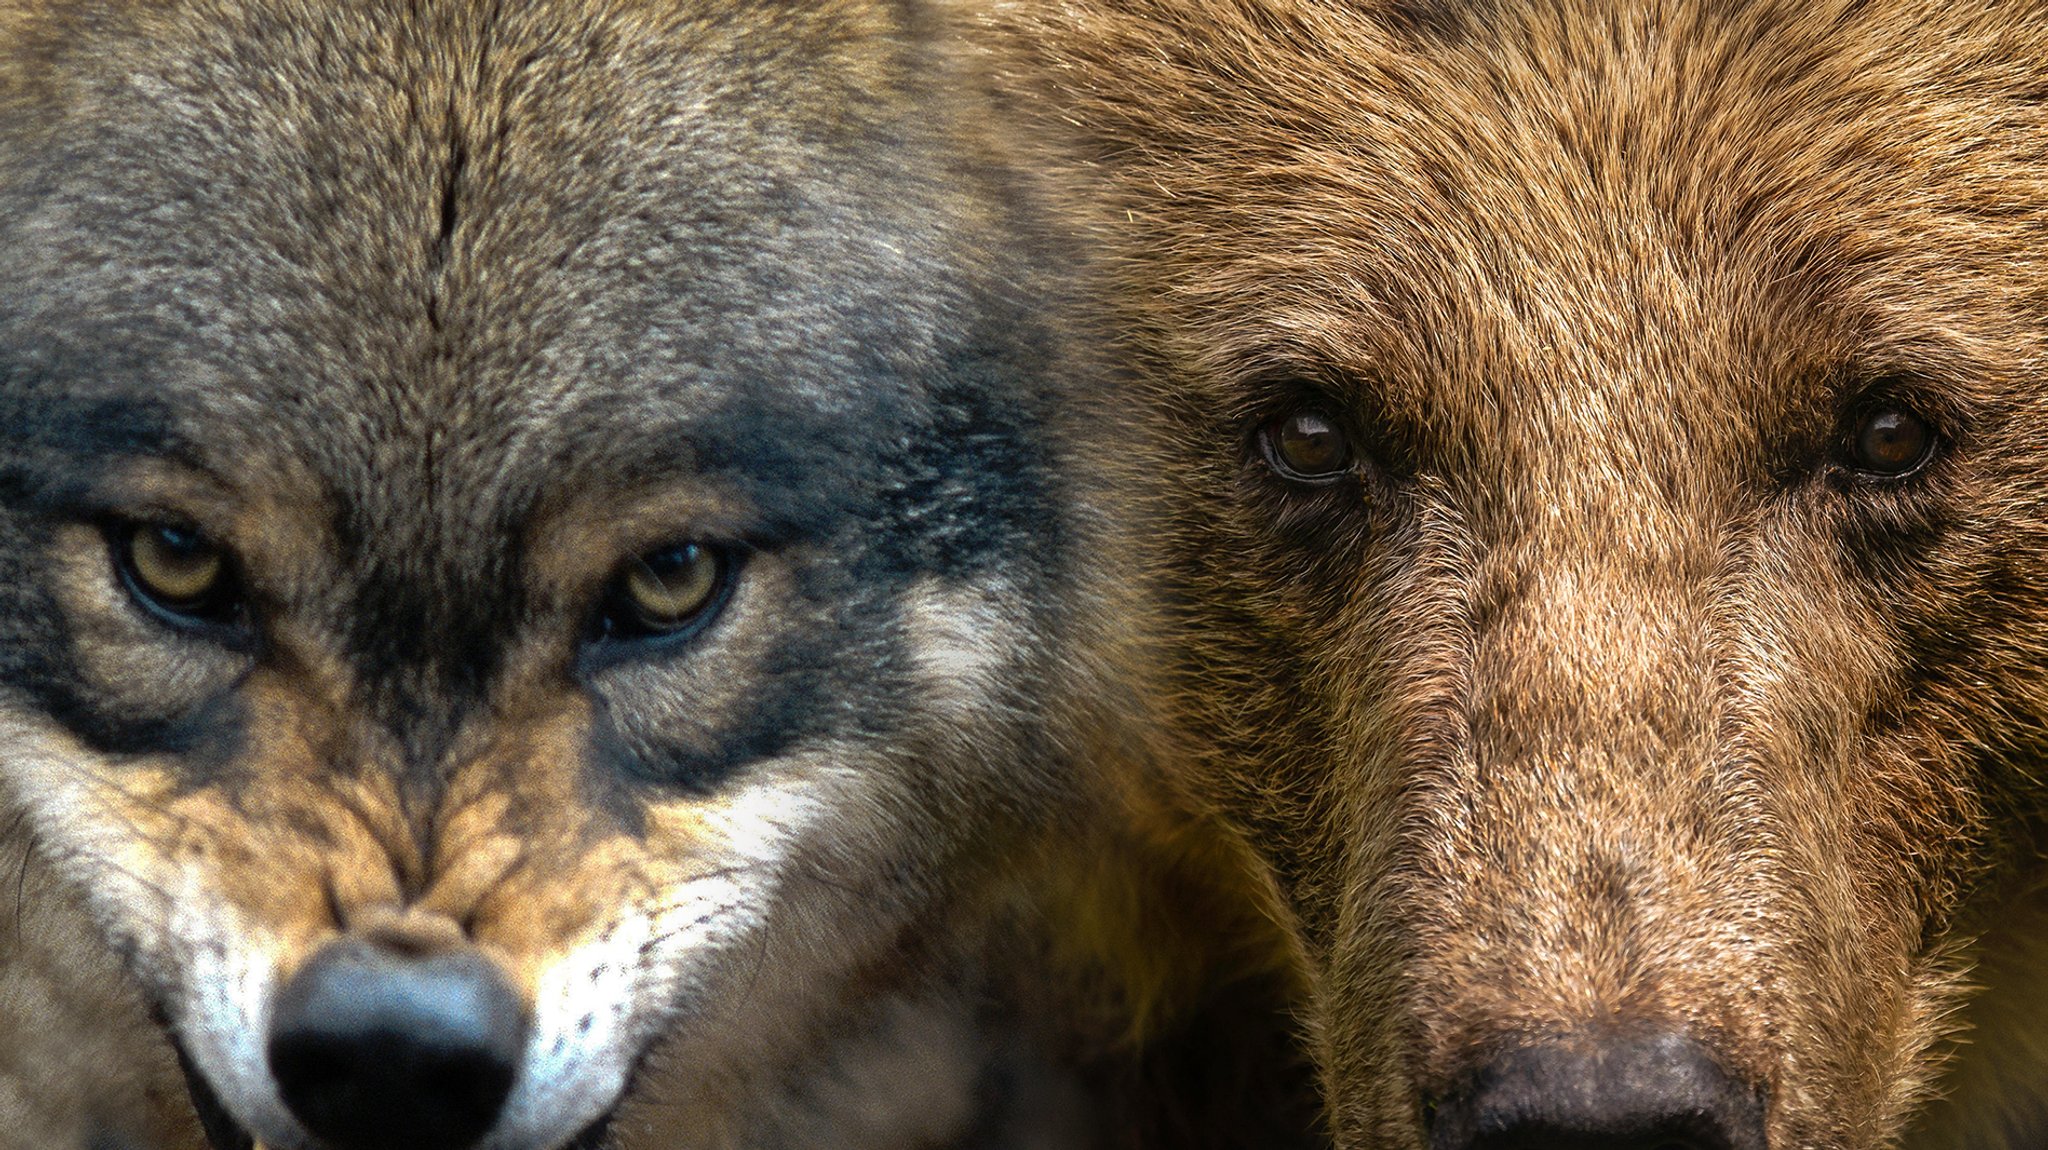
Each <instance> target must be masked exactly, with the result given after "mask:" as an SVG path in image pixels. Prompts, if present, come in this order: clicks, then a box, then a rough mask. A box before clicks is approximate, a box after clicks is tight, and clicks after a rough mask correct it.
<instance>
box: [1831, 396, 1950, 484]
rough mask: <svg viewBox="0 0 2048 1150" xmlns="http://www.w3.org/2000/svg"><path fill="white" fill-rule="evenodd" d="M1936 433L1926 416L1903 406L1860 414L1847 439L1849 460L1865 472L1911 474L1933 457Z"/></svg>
mask: <svg viewBox="0 0 2048 1150" xmlns="http://www.w3.org/2000/svg"><path fill="white" fill-rule="evenodd" d="M1935 439H1936V436H1935V434H1934V428H1933V427H1931V426H1929V425H1928V423H1927V421H1926V420H1925V419H1922V418H1921V417H1919V416H1918V415H1915V414H1914V413H1912V412H1910V411H1906V410H1904V409H1902V408H1896V407H1887V408H1880V409H1879V410H1877V411H1873V412H1871V413H1870V414H1869V415H1866V416H1864V417H1863V420H1862V422H1860V423H1859V424H1857V426H1856V430H1855V432H1854V433H1853V435H1852V436H1851V438H1850V440H1849V445H1848V446H1849V462H1850V465H1851V466H1853V467H1855V468H1856V470H1858V471H1861V472H1863V473H1865V474H1866V475H1880V476H1884V477H1886V478H1895V477H1898V476H1902V475H1911V474H1912V473H1914V472H1915V471H1918V470H1920V469H1921V468H1922V467H1924V466H1926V464H1927V461H1928V460H1929V459H1932V458H1933V457H1934V447H1935Z"/></svg>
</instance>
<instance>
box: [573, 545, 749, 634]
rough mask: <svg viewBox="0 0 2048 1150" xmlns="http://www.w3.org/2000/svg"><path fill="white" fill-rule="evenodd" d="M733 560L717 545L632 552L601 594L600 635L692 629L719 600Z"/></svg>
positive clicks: (710, 613) (727, 583)
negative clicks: (608, 586)
mask: <svg viewBox="0 0 2048 1150" xmlns="http://www.w3.org/2000/svg"><path fill="white" fill-rule="evenodd" d="M733 567H734V563H733V558H732V556H731V555H730V554H729V553H728V552H727V551H725V550H724V549H723V548H719V547H713V546H711V545H709V544H703V543H678V544H676V545H674V546H671V547H663V548H660V549H658V550H654V551H649V552H646V553H644V554H641V555H636V556H634V557H633V558H632V559H631V560H628V561H627V563H626V565H625V567H624V568H622V569H621V570H620V571H619V573H618V575H616V576H614V577H613V579H612V584H611V587H610V589H609V590H607V592H606V593H605V601H604V608H603V616H602V617H601V618H600V620H599V628H600V631H601V633H602V635H603V637H604V638H607V639H616V640H632V639H651V638H661V637H668V636H674V635H681V634H686V633H689V632H692V631H694V630H696V629H697V628H699V627H702V626H703V625H704V624H706V623H708V622H710V620H711V618H712V616H714V615H716V614H717V612H718V608H719V607H720V606H722V605H723V604H724V602H725V598H726V592H727V590H728V589H729V588H730V586H731V582H732V571H733Z"/></svg>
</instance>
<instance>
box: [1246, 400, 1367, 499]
mask: <svg viewBox="0 0 2048 1150" xmlns="http://www.w3.org/2000/svg"><path fill="white" fill-rule="evenodd" d="M1260 438H1261V439H1262V440H1263V442H1264V447H1265V453H1266V462H1267V464H1268V465H1269V466H1271V467H1272V468H1273V470H1274V471H1276V472H1278V473H1279V474H1280V476H1281V478H1283V479H1292V480H1296V481H1297V482H1307V483H1318V482H1328V481H1329V480H1333V479H1336V478H1338V477H1339V476H1341V475H1343V474H1344V473H1345V472H1346V471H1348V470H1350V468H1351V442H1350V440H1348V439H1346V438H1345V436H1344V431H1343V429H1342V428H1339V427H1338V426H1337V421H1336V420H1334V419H1331V418H1330V417H1329V416H1327V415H1325V414H1323V413H1322V412H1320V411H1315V410H1312V409H1311V410H1308V411H1297V412H1294V413H1292V414H1289V415H1283V416H1281V417H1280V418H1278V419H1276V420H1274V421H1273V422H1271V423H1269V424H1267V425H1266V427H1265V429H1264V430H1263V431H1262V432H1260Z"/></svg>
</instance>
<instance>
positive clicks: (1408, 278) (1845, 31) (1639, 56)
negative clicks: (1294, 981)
mask: <svg viewBox="0 0 2048 1150" xmlns="http://www.w3.org/2000/svg"><path fill="white" fill-rule="evenodd" d="M2043 16H2044V12H2043V11H2042V10H2041V9H2040V7H2039V6H2038V5H2032V4H2022V5H2018V6H2004V5H2000V6H1989V5H1953V4H1919V3H1910V2H1906V3H1887V2H1877V3H1842V4H1818V5H1813V4H1800V5H1788V4H1778V3H1772V2H1756V3H1736V4H1694V3H1687V2H1682V0H1680V2H1671V3H1650V4H1634V5H1600V4H1581V3H1574V2H1570V0H1559V2H1530V3H1521V2H1513V3H1492V4H1477V3H1475V4H1462V3H1442V4H1438V3H1390V4H1344V3H1319V2H1308V3H1296V4H1264V3H1236V2H1229V0H1219V2H1205V0H1128V2H1126V0H1101V2H1092V0H1072V2H1066V0H1058V2H1050V3H1045V4H1038V3H1031V2H1021V3H1015V4H1005V5H1001V6H999V12H998V16H997V19H998V20H999V22H1000V23H1001V24H1002V25H1003V30H1004V32H1005V33H1006V34H1007V35H1009V37H1010V39H1009V40H1008V41H1007V43H1008V48H1006V49H1005V50H1014V51H1017V52H1020V53H1021V54H1022V57H1021V58H1022V63H1020V64H1018V65H1017V67H1016V68H1015V70H1014V74H1015V75H1016V76H1018V77H1020V79H1021V80H1022V82H1023V83H1025V84H1028V85H1035V86H1036V88H1037V90H1039V91H1049V92H1050V93H1051V98H1052V101H1053V103H1052V108H1053V111H1052V113H1051V114H1056V115H1058V116H1059V117H1061V118H1063V119H1067V120H1071V121H1073V122H1075V123H1078V124H1080V125H1081V126H1082V127H1083V129H1084V130H1086V131H1088V132H1090V133H1092V134H1093V136H1094V138H1095V140H1096V143H1097V148H1096V150H1095V152H1094V154H1093V158H1094V159H1095V160H1097V161H1098V162H1099V163H1100V164H1101V165H1102V166H1103V167H1104V168H1105V169H1106V170H1108V171H1110V172H1111V173H1113V174H1114V176H1115V178H1116V179H1117V180H1118V181H1119V184H1120V186H1121V188H1122V191H1123V199H1122V202H1121V203H1120V204H1119V208H1120V210H1119V212H1118V213H1117V214H1116V216H1115V221H1116V222H1115V224H1114V228H1115V230H1116V231H1117V233H1118V235H1117V248H1116V250H1117V251H1118V253H1119V254H1120V255H1122V256H1124V257H1125V258H1126V259H1127V261H1128V270H1127V273H1126V284H1125V287H1126V288H1127V292H1126V295H1127V298H1128V299H1129V300H1130V307H1131V310H1132V314H1133V317H1134V318H1133V325H1134V327H1135V329H1136V330H1137V331H1138V332H1139V333H1140V338H1141V340H1142V341H1143V343H1144V345H1145V347H1146V350H1147V352H1148V354H1149V355H1150V357H1151V359H1152V361H1153V367H1154V369H1155V374H1156V379H1155V383H1156V387H1155V393H1154V398H1155V400H1156V410H1157V411H1159V412H1161V413H1162V414H1163V415H1164V416H1165V417H1166V418H1168V419H1169V420H1170V421H1171V423H1172V426H1173V427H1174V429H1175V435H1176V437H1177V439H1178V442H1177V443H1176V444H1175V445H1174V446H1172V447H1171V448H1170V449H1169V450H1168V452H1167V454H1166V455H1165V456H1164V457H1163V458H1162V459H1161V460H1160V461H1159V463H1158V470H1160V471H1162V472H1165V473H1169V474H1173V475H1175V476H1178V477H1180V478H1181V479H1182V480H1183V481H1184V482H1185V484H1186V491H1187V497H1186V500H1185V502H1184V503H1183V505H1182V506H1181V508H1180V510H1179V512H1178V513H1177V514H1175V515H1174V516H1173V517H1172V519H1171V522H1170V526H1169V528H1168V531H1167V533H1166V534H1167V542H1166V545H1165V554H1164V562H1165V563H1166V565H1167V567H1168V568H1169V569H1170V570H1171V571H1172V572H1173V573H1174V577H1175V578H1176V579H1177V581H1178V585H1179V587H1180V593H1179V596H1178V599H1179V601H1181V602H1182V603H1184V604H1185V609H1184V611H1183V612H1182V617H1181V619H1180V621H1179V627H1180V629H1181V631H1182V633H1183V635H1184V642H1183V648H1182V649H1183V651H1184V652H1185V654H1184V657H1183V659H1182V660H1181V665H1180V666H1179V668H1178V671H1177V674H1178V681H1179V696H1180V702H1181V718H1182V720H1183V721H1184V723H1185V724H1186V726H1187V727H1188V728H1189V729H1190V730H1191V731H1194V732H1195V733H1196V734H1197V736H1198V738H1199V740H1200V742H1201V744H1202V746H1203V747H1204V748H1205V751H1204V753H1203V754H1202V755H1201V756H1199V758H1198V761H1196V762H1195V763H1193V764H1192V765H1190V766H1189V768H1188V770H1187V772H1186V776H1187V785H1188V787H1189V788H1190V789H1191V790H1192V791H1193V792H1194V793H1195V794H1196V795H1197V796H1198V798H1199V801H1201V802H1202V803H1204V804H1205V805H1206V806H1208V807H1210V808H1212V809H1217V810H1223V811H1228V812H1231V817H1232V819H1233V821H1234V822H1235V824H1236V826H1237V827H1238V829H1239V830H1240V831H1241V833H1242V834H1243V836H1244V838H1245V839H1246V840H1247V841H1248V842H1250V843H1251V844H1252V845H1253V846H1254V847H1255V848H1256V850H1257V851H1258V853H1259V854H1260V855H1261V856H1262V857H1263V859H1264V861H1265V864H1266V866H1267V868H1268V870H1269V872H1270V873H1271V874H1272V875H1273V876H1274V878H1275V881H1276V882H1277V883H1278V884H1279V886H1280V887H1281V889H1282V890H1284V892H1285V895H1286V900H1287V903H1288V907H1289V910H1290V913H1291V915H1292V917H1293V919H1294V921H1295V923H1296V934H1297V937H1298V939H1299V940H1300V944H1301V950H1302V953H1303V955H1304V963H1305V965H1306V967H1307V970H1308V977H1309V979H1310V981H1311V982H1312V984H1313V986H1314V990H1313V999H1312V1004H1311V1006H1310V1008H1309V1018H1310V1021H1311V1024H1312V1028H1313V1033H1314V1036H1315V1040H1316V1044H1317V1049H1318V1056H1319V1058H1320V1059H1321V1061H1322V1066H1323V1071H1324V1076H1325V1081H1326V1084H1327V1086H1328V1090H1329V1096H1330V1103H1331V1108H1332V1114H1333V1122H1334V1125H1335V1127H1336V1131H1337V1134H1338V1138H1339V1141H1340V1143H1342V1144H1344V1145H1348V1146H1360V1147H1364V1146H1374V1147H1378V1146H1386V1147H1418V1146H1423V1145H1429V1146H1432V1147H1435V1148H1437V1150H1466V1148H1470V1147H1496V1148H1497V1147H1524V1146H1532V1147H1533V1146H1601V1147H1638V1146H1642V1147H1647V1146H1667V1145H1668V1146H1674V1147H1723V1148H1728V1147H1761V1146H1764V1145H1766V1144H1768V1145H1769V1146H1772V1147H1779V1148H1785V1150H1789V1148H1793V1147H1843V1148H1848V1147H1877V1146H1887V1145H1893V1144H1895V1143H1896V1142H1897V1140H1899V1139H1900V1138H1901V1137H1902V1136H1904V1135H1906V1134H1907V1132H1908V1131H1909V1129H1912V1123H1913V1120H1914V1116H1915V1114H1916V1110H1917V1108H1918V1107H1919V1106H1920V1105H1921V1103H1922V1102H1923V1101H1924V1100H1925V1099H1926V1098H1928V1097H1929V1095H1930V1094H1932V1093H1934V1092H1936V1091H1937V1090H1939V1089H1941V1088H1942V1086H1943V1084H1942V1083H1941V1082H1940V1081H1939V1071H1940V1069H1941V1065H1942V1056H1943V1055H1944V1054H1945V1053H1948V1052H1949V1048H1948V1047H1947V1045H1946V1043H1945V1039H1946V1038H1948V1037H1950V1036H1952V1035H1954V1034H1955V1033H1956V1032H1957V1030H1958V1025H1957V1024H1958V1015H1957V1013H1956V1011H1957V1009H1958V1005H1959V1003H1960V1002H1962V1001H1963V998H1962V996H1963V992H1964V990H1965V988H1966V987H1967V986H1968V984H1969V983H1970V982H1971V981H1973V979H1981V980H1982V981H1983V982H1984V983H1987V984H1988V989H1987V990H1986V992H1985V997H1984V998H1983V999H1982V1000H1981V1003H1982V1006H1983V1009H1982V1010H1981V1011H1980V1012H1977V1013H1976V1014H1975V1019H1976V1029H1975V1037H1976V1039H1977V1043H1976V1045H1974V1046H1971V1047H1964V1048H1961V1049H1960V1051H1958V1052H1956V1057H1957V1058H1958V1060H1959V1061H1958V1065H1957V1073H1956V1075H1955V1076H1954V1077H1953V1078H1952V1079H1951V1080H1950V1081H1951V1082H1952V1083H1953V1084H1954V1088H1955V1089H1957V1090H1959V1091H1961V1092H1962V1093H1961V1094H1960V1095H1959V1102H1960V1101H1963V1100H1967V1105H1958V1106H1957V1107H1956V1108H1955V1112H1953V1113H1943V1114H1940V1115H1928V1116H1927V1117H1926V1123H1927V1124H1926V1125H1922V1126H1920V1127H1918V1128H1917V1129H1916V1130H1915V1131H1914V1133H1913V1134H1912V1137H1913V1138H1916V1139H1920V1141H1913V1142H1909V1143H1908V1144H1909V1145H1935V1144H1953V1143H1964V1142H1966V1141H1967V1144H1971V1145H1982V1146H2008V1145H2010V1146H2018V1145H2035V1144H2039V1143H2040V1142H2041V1140H2042V1139H2043V1137H2044V1136H2048V1133H2044V1132H2048V1126H2044V1125H2042V1122H2043V1120H2044V1116H2048V1108H2044V1106H2043V1101H2042V1099H2043V1094H2042V1085H2041V1083H2042V1074H2043V1069H2044V1065H2043V1062H2042V1060H2041V1053H2040V1052H2041V1046H2040V1043H2039V1040H2038V1037H2037V1036H2038V1034H2039V1033H2040V1024H2041V1015H2040V1010H2041V1006H2040V1004H2041V1002H2042V1001H2044V999H2043V996H2042V994H2041V981H2040V980H2041V977H2042V973H2043V966H2042V961H2041V960H2042V954H2043V948H2042V947H2041V945H2040V939H2041V938H2042V937H2043V936H2042V935H2041V933H2040V931H2041V922H2042V921H2043V920H2042V918H2041V916H2040V913H2039V909H2038V900H2032V901H2031V902H2029V901H2026V900H2023V901H2021V902H2018V903H2015V902H2013V901H2012V900H2013V899H2014V898H2015V897H2016V896H2017V894H2018V892H2022V891H2024V890H2025V889H2027V888H2028V887H2029V886H2031V885H2032V884H2034V883H2036V882H2037V881H2038V878H2039V873H2040V872H2039V866H2038V862H2037V861H2036V860H2037V858H2038V851H2037V845H2036V844H2037V842H2038V827H2039V815H2040V811H2041V809H2042V798H2043V791H2042V789H2041V787H2040V784H2039V777H2040V768H2039V764H2040V763H2041V762H2042V752H2043V751H2044V750H2048V746H2044V735H2048V676H2044V672H2048V660H2044V652H2048V536H2044V534H2043V524H2044V523H2048V507H2044V505H2043V491H2044V485H2043V478H2044V475H2048V456H2044V454H2043V452H2042V450H2041V447H2040V444H2041V442H2042V441H2043V435H2044V433H2048V406H2044V402H2043V396H2044V392H2043V389H2042V387H2041V379H2040V373H2041V368H2042V364H2043V363H2044V355H2048V343H2044V341H2043V333H2044V331H2048V325H2044V322H2043V321H2044V319H2048V280H2044V278H2043V276H2042V263H2041V256H2040V253H2041V252H2042V251H2043V250H2044V244H2048V184H2044V182H2043V178H2042V176H2043V173H2044V172H2048V135H2044V127H2048V125H2044V122H2043V118H2042V104H2041V95H2042V91H2043V89H2042V82H2041V77H2042V75H2043V67H2044V64H2048V39H2044V37H2043V35H2042V29H2043V28H2044V26H2048V25H2044V22H2043V19H2042V17H2043ZM2030 906H2031V907H2032V909H2028V907H2030ZM1986 932H1988V933H1986ZM1980 936H1982V939H1983V941H1982V942H1981V944H1979V943H1974V942H1973V941H1972V940H1974V939H1977V938H1979V937H1980ZM1973 964H1976V965H1975V966H1974V971H1973ZM1972 1138H1973V1139H1975V1140H1974V1141H1968V1139H1972Z"/></svg>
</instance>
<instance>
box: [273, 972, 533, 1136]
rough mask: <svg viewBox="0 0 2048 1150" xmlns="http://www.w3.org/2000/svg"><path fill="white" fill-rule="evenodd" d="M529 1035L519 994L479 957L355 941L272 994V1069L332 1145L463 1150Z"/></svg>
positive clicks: (291, 1101)
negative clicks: (408, 950)
mask: <svg viewBox="0 0 2048 1150" xmlns="http://www.w3.org/2000/svg"><path fill="white" fill-rule="evenodd" d="M525 1042H526V1022H525V1018H524V1015H523V1012H522V1011H521V1009H520V1004H519V999H518V996H517V995H516V994H515V993H514V992H513V990H512V988H511V987H510V986H509V985H508V984H507V983H506V981H505V979H504V978H503V977H502V976H501V975H500V974H499V973H498V971H497V968H496V967H495V966H493V965H492V964H491V963H490V962H489V961H488V960H486V959H485V958H484V957H483V956H482V955H479V954H475V953H471V952H462V951H456V952H444V953H440V954H435V955H430V956H425V957H420V956H411V955H405V954H400V953H398V952H396V951H393V950H389V949H386V948H382V947H378V946H374V945H371V944H370V943H367V942H363V941H361V940H358V939H348V940H343V941H341V942H337V943H334V944H332V945H330V946H328V947H327V948H326V949H324V950H322V951H321V952H320V953H319V954H317V955H315V956H314V957H313V959H312V960H311V961H309V962H308V963H306V965H305V966H304V967H303V968H301V969H300V970H299V972H298V973H297V974H295V975H293V976H292V978H291V980H290V981H288V982H287V983H285V985H284V988H283V989H282V990H281V991H280V992H279V993H278V997H277V1003H276V1008H275V1010H274V1011H273V1013H272V1016H271V1022H270V1036H269V1047H268V1053H269V1058H270V1072H271V1075H272V1077H274V1078H275V1079H276V1080H277V1086H278V1092H279V1094H280V1095H281V1096H282V1097H283V1098H284V1102H285V1105H286V1106H288V1107H290V1108H291V1112H292V1114H293V1115H294V1116H296V1117H297V1118H298V1120H299V1121H300V1123H302V1124H303V1125H304V1126H305V1127H306V1129H307V1130H308V1131H310V1132H311V1133H312V1134H313V1135H314V1136H315V1137H316V1138H319V1139H320V1140H321V1141H322V1142H323V1143H325V1144H327V1145H330V1146H333V1147H335V1148H337V1150H388V1148H389V1147H393V1146H405V1147H408V1148H417V1150H464V1148H466V1147H469V1146H473V1145H475V1144H476V1142H477V1141H478V1140H479V1139H481V1138H482V1137H483V1136H484V1134H485V1133H487V1132H488V1131H489V1130H490V1128H491V1127H492V1126H493V1125H495V1124H496V1123H497V1120H498V1113H499V1111H500V1110H502V1109H503V1108H504V1105H505V1099H506V1097H507V1096H509V1095H510V1094H511V1091H512V1080H513V1076H514V1074H515V1073H516V1071H517V1069H518V1065H519V1057H520V1052H521V1051H522V1050H523V1049H524V1047H525Z"/></svg>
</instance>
